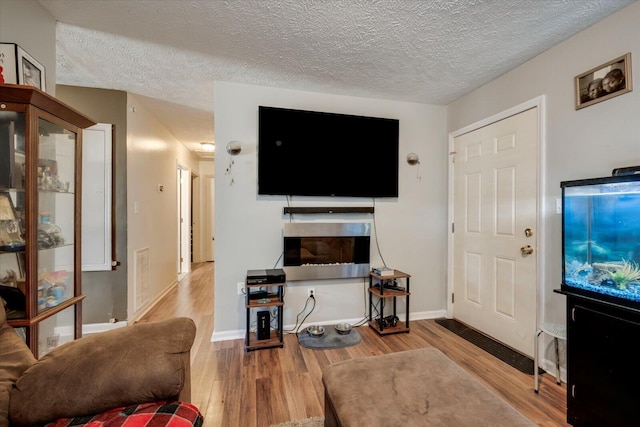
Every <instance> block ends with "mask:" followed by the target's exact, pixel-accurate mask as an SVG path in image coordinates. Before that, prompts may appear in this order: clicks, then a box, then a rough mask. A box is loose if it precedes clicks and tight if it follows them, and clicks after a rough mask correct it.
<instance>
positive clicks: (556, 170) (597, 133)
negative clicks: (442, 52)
mask: <svg viewBox="0 0 640 427" xmlns="http://www.w3.org/2000/svg"><path fill="white" fill-rule="evenodd" d="M627 52H631V56H632V66H633V69H632V75H634V76H640V72H639V71H640V70H639V69H638V65H637V64H640V3H637V2H636V3H633V4H631V5H630V6H628V7H626V8H625V9H623V10H622V11H620V12H618V13H616V14H614V15H612V16H611V17H609V18H606V19H605V20H603V21H601V22H599V23H597V24H595V25H593V26H592V27H590V28H588V29H587V30H585V31H583V32H582V33H580V34H578V35H576V36H574V37H572V38H570V39H568V40H566V41H565V42H563V43H561V44H559V45H557V46H556V47H554V48H552V49H550V50H548V51H546V52H544V53H542V54H541V55H539V56H537V57H536V58H534V59H532V60H530V61H528V62H527V63H525V64H523V65H522V66H520V67H518V68H516V69H515V70H513V71H511V72H509V73H507V74H505V75H503V76H502V77H500V78H498V79H496V80H494V81H492V82H491V83H489V84H487V85H485V86H483V87H482V88H480V89H478V90H476V91H474V92H472V93H470V94H468V95H466V96H464V97H462V98H460V99H458V100H457V101H455V102H453V103H452V104H451V105H449V106H448V109H447V116H448V117H447V118H448V125H447V128H448V131H449V132H452V131H455V130H457V129H460V128H463V127H465V126H467V125H470V124H472V123H475V122H477V121H479V120H481V119H483V118H485V117H489V116H492V115H493V114H495V113H498V112H500V111H503V110H506V109H508V108H510V107H512V106H515V105H517V104H520V103H521V102H524V101H526V100H529V99H532V98H534V97H537V96H540V95H544V96H545V97H546V106H547V110H546V155H545V162H546V170H545V171H543V174H544V179H545V180H546V183H545V185H544V189H543V192H544V203H545V204H546V209H545V211H544V213H543V214H544V217H545V221H546V230H544V232H545V233H546V237H547V239H546V245H545V246H544V247H542V248H539V253H540V255H541V258H542V259H541V260H542V262H544V265H545V267H546V269H545V273H544V277H542V283H543V289H542V294H541V299H542V310H543V312H542V316H543V319H544V320H551V321H563V320H564V315H565V313H564V310H565V309H564V304H565V298H564V297H563V296H561V295H559V294H555V293H553V289H557V288H559V287H560V281H561V279H562V253H561V217H560V215H558V214H556V213H555V200H556V198H559V197H560V195H561V192H560V182H561V181H566V180H572V179H581V178H590V177H600V176H609V175H611V170H612V169H613V168H616V167H622V166H631V165H640V121H639V120H638V117H640V91H638V90H637V89H636V90H635V91H633V92H630V93H627V94H624V95H621V96H618V97H615V98H613V99H610V100H608V101H604V102H601V103H598V104H595V105H592V106H590V107H587V108H584V109H581V110H576V109H575V101H574V98H575V96H574V86H573V84H574V77H575V76H577V75H579V74H581V73H583V72H585V71H588V70H590V69H592V68H594V67H596V66H598V65H600V64H603V63H605V62H607V61H610V60H612V59H614V58H616V57H618V56H621V55H623V54H625V53H627Z"/></svg>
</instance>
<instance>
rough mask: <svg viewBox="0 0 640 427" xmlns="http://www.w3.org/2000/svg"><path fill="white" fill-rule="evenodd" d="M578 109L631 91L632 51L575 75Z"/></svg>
mask: <svg viewBox="0 0 640 427" xmlns="http://www.w3.org/2000/svg"><path fill="white" fill-rule="evenodd" d="M574 81H575V95H576V110H579V109H581V108H585V107H588V106H590V105H593V104H597V103H599V102H602V101H606V100H608V99H611V98H614V97H616V96H619V95H623V94H625V93H628V92H631V90H632V89H633V87H632V79H631V52H628V53H626V54H624V55H622V56H619V57H617V58H615V59H612V60H611V61H608V62H605V63H604V64H601V65H598V66H597V67H594V68H592V69H590V70H589V71H586V72H584V73H582V74H580V75H578V76H576V77H575V79H574Z"/></svg>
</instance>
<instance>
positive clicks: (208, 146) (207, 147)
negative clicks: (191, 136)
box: [200, 142, 216, 152]
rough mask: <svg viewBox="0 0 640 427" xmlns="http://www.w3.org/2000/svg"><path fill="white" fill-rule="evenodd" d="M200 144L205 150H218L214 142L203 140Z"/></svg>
mask: <svg viewBox="0 0 640 427" xmlns="http://www.w3.org/2000/svg"><path fill="white" fill-rule="evenodd" d="M200 145H201V146H202V149H203V150H204V151H210V152H213V151H216V146H215V145H214V144H213V142H201V143H200Z"/></svg>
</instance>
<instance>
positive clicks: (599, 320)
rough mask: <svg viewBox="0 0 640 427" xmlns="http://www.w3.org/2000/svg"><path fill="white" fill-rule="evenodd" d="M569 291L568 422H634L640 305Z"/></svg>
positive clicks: (638, 413)
mask: <svg viewBox="0 0 640 427" xmlns="http://www.w3.org/2000/svg"><path fill="white" fill-rule="evenodd" d="M561 293H564V294H565V295H566V296H567V422H568V423H569V424H571V425H573V426H584V427H591V426H599V427H600V426H630V425H636V424H637V423H638V420H640V404H639V403H640V387H638V384H640V369H639V368H638V360H640V347H639V346H638V340H639V339H640V311H637V310H635V309H630V308H627V307H624V306H618V305H615V304H611V303H607V302H602V301H599V300H597V299H592V298H588V297H584V296H581V295H574V294H571V293H567V292H561Z"/></svg>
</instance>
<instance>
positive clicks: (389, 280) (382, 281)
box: [369, 269, 411, 335]
mask: <svg viewBox="0 0 640 427" xmlns="http://www.w3.org/2000/svg"><path fill="white" fill-rule="evenodd" d="M375 270H376V269H373V270H372V271H371V274H369V326H370V327H371V328H373V330H375V331H376V332H377V333H378V334H380V335H388V334H398V333H403V332H404V333H407V332H409V296H410V295H411V293H410V292H409V279H410V278H411V276H410V275H409V274H407V273H403V272H402V271H399V270H391V271H392V273H391V274H384V275H383V274H378V273H376V272H375ZM399 281H404V282H405V286H401V282H399ZM399 297H402V298H405V318H404V321H402V320H400V318H399V317H398V315H397V307H396V299H397V298H399ZM374 298H375V299H376V300H377V304H375V305H374ZM388 300H391V302H392V304H393V306H392V311H393V313H392V314H389V315H386V316H385V314H384V308H385V304H386V301H388ZM376 307H377V308H376ZM374 309H375V310H376V312H377V313H376V316H375V318H374V314H373V311H374Z"/></svg>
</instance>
